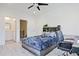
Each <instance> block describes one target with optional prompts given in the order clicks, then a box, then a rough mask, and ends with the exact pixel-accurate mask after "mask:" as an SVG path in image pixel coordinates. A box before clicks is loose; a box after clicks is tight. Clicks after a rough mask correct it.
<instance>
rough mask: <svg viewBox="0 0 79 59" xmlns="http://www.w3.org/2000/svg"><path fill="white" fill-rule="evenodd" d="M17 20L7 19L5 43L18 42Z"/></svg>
mask: <svg viewBox="0 0 79 59" xmlns="http://www.w3.org/2000/svg"><path fill="white" fill-rule="evenodd" d="M15 32H16V19H15V18H13V17H5V42H9V41H16V37H15Z"/></svg>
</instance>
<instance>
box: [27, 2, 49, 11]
mask: <svg viewBox="0 0 79 59" xmlns="http://www.w3.org/2000/svg"><path fill="white" fill-rule="evenodd" d="M35 5H36V8H37V9H38V10H39V11H40V7H39V6H47V5H48V4H47V3H33V4H32V5H31V6H29V7H28V9H30V8H32V7H34V6H35Z"/></svg>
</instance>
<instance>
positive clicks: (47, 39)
mask: <svg viewBox="0 0 79 59" xmlns="http://www.w3.org/2000/svg"><path fill="white" fill-rule="evenodd" d="M43 32H44V33H43V34H41V35H38V36H33V37H28V38H24V40H23V41H22V47H23V48H25V49H27V50H28V51H30V52H32V53H33V54H35V55H38V56H44V55H46V54H48V53H49V52H50V51H52V50H53V49H54V48H56V47H57V45H58V44H59V43H60V42H62V41H63V40H64V38H63V34H62V32H61V30H60V27H59V26H57V27H47V28H46V27H45V28H44V27H43Z"/></svg>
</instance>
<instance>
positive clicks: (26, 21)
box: [19, 19, 28, 41]
mask: <svg viewBox="0 0 79 59" xmlns="http://www.w3.org/2000/svg"><path fill="white" fill-rule="evenodd" d="M21 20H24V21H25V22H26V29H27V24H28V22H27V20H26V19H20V21H21ZM19 26H20V25H19ZM26 33H27V30H26ZM19 35H20V34H19ZM20 38H21V37H20ZM20 41H21V39H20Z"/></svg>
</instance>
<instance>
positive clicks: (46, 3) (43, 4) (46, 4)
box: [38, 3, 48, 5]
mask: <svg viewBox="0 0 79 59" xmlns="http://www.w3.org/2000/svg"><path fill="white" fill-rule="evenodd" d="M38 5H48V4H47V3H38Z"/></svg>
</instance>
